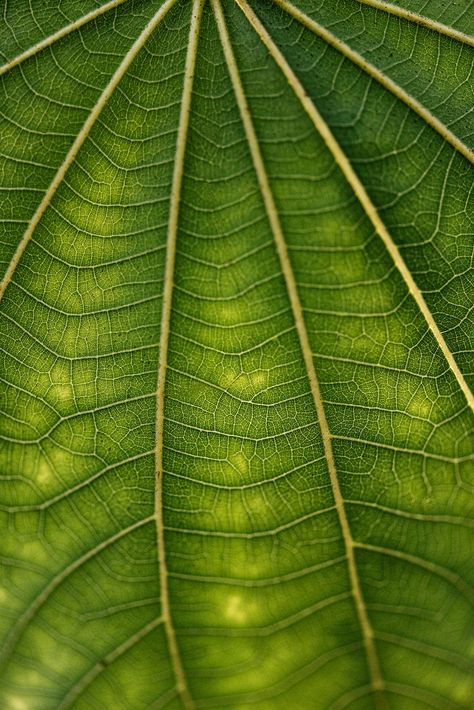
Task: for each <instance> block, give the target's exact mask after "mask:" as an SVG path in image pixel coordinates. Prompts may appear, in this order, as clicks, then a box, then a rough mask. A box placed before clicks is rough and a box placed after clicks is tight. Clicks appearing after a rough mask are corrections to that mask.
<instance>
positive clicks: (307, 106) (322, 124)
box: [236, 0, 474, 411]
mask: <svg viewBox="0 0 474 710" xmlns="http://www.w3.org/2000/svg"><path fill="white" fill-rule="evenodd" d="M236 2H237V4H238V5H239V6H240V7H241V9H242V11H243V12H244V13H245V15H246V17H247V19H248V20H249V22H250V23H251V24H252V25H253V27H254V29H255V31H256V32H257V33H258V35H259V36H260V38H261V40H262V42H263V43H264V44H265V46H266V47H267V49H268V50H269V52H270V54H271V56H272V57H273V59H274V60H275V62H276V64H277V65H278V66H279V67H280V69H281V71H282V72H283V74H284V75H285V77H286V79H287V81H288V83H289V85H290V87H291V88H292V90H293V91H294V93H295V94H296V96H297V97H298V99H299V101H300V102H301V105H302V106H303V108H304V110H305V111H306V113H307V115H308V116H309V118H310V119H311V121H312V123H313V125H314V127H315V128H316V130H317V131H318V133H319V134H320V135H321V137H322V138H323V140H324V142H325V143H326V145H327V147H328V148H329V150H330V151H331V153H332V156H333V158H334V160H335V161H336V163H337V164H338V165H339V168H340V169H341V171H342V173H343V175H344V177H345V178H346V180H347V182H348V183H349V185H350V186H351V188H352V190H353V191H354V193H355V195H356V196H357V198H358V200H359V202H360V204H361V205H362V207H363V209H364V210H365V212H366V214H367V216H368V218H369V219H370V221H371V222H372V224H373V226H374V228H375V230H376V232H377V234H378V235H379V236H380V238H381V239H382V241H383V243H384V244H385V247H386V249H387V251H388V253H389V254H390V256H391V258H392V260H393V262H394V264H395V266H396V267H397V269H398V271H399V273H400V274H401V276H402V278H403V280H404V281H405V284H406V286H407V288H408V291H409V292H410V294H411V296H412V297H413V299H414V300H415V302H416V304H417V306H418V308H419V310H420V311H421V313H422V314H423V317H424V318H425V321H426V323H427V325H428V327H429V329H430V331H431V332H432V334H433V336H434V338H435V340H436V342H437V344H438V346H439V348H440V350H441V351H442V353H443V355H444V357H445V359H446V361H447V363H448V365H449V367H450V369H451V371H452V372H453V374H454V376H455V378H456V380H457V382H458V385H459V387H460V388H461V390H462V392H463V394H464V396H465V398H466V401H467V403H468V405H469V407H470V408H471V409H472V411H474V394H473V393H472V392H471V389H470V387H469V385H468V384H467V382H466V380H465V378H464V375H463V374H462V372H461V370H460V369H459V367H458V364H457V362H456V360H455V359H454V356H453V354H452V352H451V350H450V349H449V347H448V345H447V343H446V341H445V339H444V336H443V334H442V333H441V331H440V329H439V327H438V325H437V323H436V321H435V319H434V317H433V314H432V313H431V311H430V309H429V307H428V304H427V303H426V301H425V299H424V296H423V294H422V293H421V291H420V289H419V288H418V285H417V284H416V281H415V279H414V278H413V276H412V275H411V273H410V271H409V269H408V267H407V265H406V264H405V261H404V259H403V257H402V255H401V254H400V251H399V249H398V247H397V245H396V244H395V242H394V241H393V239H392V236H391V234H390V233H389V231H388V229H387V227H386V226H385V224H384V222H383V220H382V219H381V217H380V215H379V213H378V212H377V209H376V207H375V205H374V204H373V202H372V200H371V199H370V197H369V195H368V193H367V191H366V189H365V187H364V185H363V184H362V182H361V180H360V179H359V177H358V175H357V173H356V172H355V170H354V168H353V167H352V165H351V163H350V161H349V158H348V157H347V155H346V154H345V153H344V151H343V149H342V147H341V146H340V145H339V143H338V142H337V140H336V138H335V136H334V135H333V133H332V131H331V129H330V128H329V126H328V124H327V123H326V121H325V120H324V119H323V117H322V116H321V114H320V113H319V111H318V109H317V108H316V106H315V105H314V103H313V102H312V100H311V99H310V98H309V96H308V95H307V93H306V91H305V89H304V87H303V86H302V85H301V83H300V81H299V79H298V78H297V76H296V74H295V73H294V72H293V70H292V69H291V67H290V66H289V64H288V62H287V61H286V59H285V57H284V56H283V54H282V53H281V51H280V50H279V49H278V47H277V46H276V44H275V43H274V42H273V40H272V38H271V37H270V35H269V34H268V32H267V31H266V29H265V28H264V26H263V25H262V23H261V22H260V20H259V19H258V17H257V16H256V15H255V13H254V12H253V11H252V10H251V8H250V7H249V6H248V4H247V2H246V0H236ZM275 2H278V3H279V4H281V5H282V6H283V5H285V6H286V5H288V6H289V3H286V2H283V1H282V0H275ZM308 26H309V25H308Z"/></svg>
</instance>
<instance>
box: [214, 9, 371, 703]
mask: <svg viewBox="0 0 474 710" xmlns="http://www.w3.org/2000/svg"><path fill="white" fill-rule="evenodd" d="M211 5H212V7H213V10H214V13H215V17H216V22H217V26H218V30H219V35H220V38H221V42H222V46H223V50H224V55H225V59H226V61H227V65H228V69H229V74H230V77H231V81H232V85H233V88H234V93H235V96H236V101H237V104H238V107H239V111H240V115H241V120H242V123H243V125H244V130H245V134H246V137H247V141H248V145H249V150H250V153H251V156H252V161H253V164H254V168H255V173H256V176H257V180H258V183H259V186H260V190H261V194H262V199H263V202H264V206H265V210H266V213H267V217H268V221H269V223H270V227H271V230H272V233H273V237H274V241H275V245H276V249H277V252H278V257H279V260H280V266H281V270H282V273H283V276H284V279H285V284H286V289H287V292H288V297H289V300H290V303H291V309H292V313H293V318H294V321H295V326H296V330H297V333H298V337H299V341H300V347H301V351H302V355H303V359H304V363H305V367H306V372H307V376H308V380H309V385H310V389H311V394H312V397H313V401H314V405H315V409H316V413H317V417H318V421H319V426H320V430H321V436H322V440H323V447H324V453H325V457H326V461H327V467H328V472H329V477H330V482H331V487H332V491H333V496H334V502H335V506H336V510H337V515H338V519H339V523H340V527H341V532H342V538H343V541H344V547H345V552H346V559H347V564H348V570H349V577H350V583H351V590H352V595H353V598H354V603H355V607H356V610H357V616H358V619H359V623H360V627H361V632H362V637H363V641H364V647H365V650H366V656H367V665H368V669H369V676H370V684H371V688H372V690H373V691H374V693H377V694H380V691H382V690H383V689H384V687H385V684H384V681H383V678H382V674H381V670H380V663H379V659H378V655H377V650H376V647H375V642H374V633H373V630H372V626H371V624H370V620H369V618H368V615H367V610H366V607H365V603H364V598H363V595H362V590H361V585H360V581H359V574H358V571H357V566H356V560H355V552H354V547H355V546H354V540H353V537H352V534H351V530H350V526H349V521H348V518H347V513H346V509H345V504H344V499H343V497H342V493H341V489H340V486H339V480H338V476H337V470H336V464H335V461H334V454H333V449H332V442H331V434H330V430H329V425H328V421H327V418H326V413H325V411H324V406H323V402H322V398H321V391H320V387H319V382H318V378H317V375H316V370H315V367H314V361H313V356H312V351H311V345H310V342H309V337H308V333H307V329H306V324H305V321H304V317H303V309H302V306H301V302H300V298H299V294H298V289H297V286H296V281H295V276H294V273H293V269H292V266H291V262H290V259H289V256H288V249H287V245H286V241H285V237H284V234H283V230H282V228H281V224H280V220H279V217H278V212H277V209H276V205H275V201H274V198H273V194H272V190H271V187H270V183H269V180H268V176H267V173H266V169H265V165H264V162H263V157H262V154H261V151H260V147H259V144H258V139H257V135H256V133H255V129H254V126H253V122H252V118H251V114H250V110H249V106H248V104H247V100H246V97H245V92H244V89H243V85H242V82H241V79H240V75H239V70H238V67H237V63H236V60H235V57H234V53H233V50H232V45H231V40H230V37H229V34H228V31H227V27H226V23H225V18H224V15H223V12H222V8H221V5H220V0H211Z"/></svg>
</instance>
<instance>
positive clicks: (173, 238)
mask: <svg viewBox="0 0 474 710" xmlns="http://www.w3.org/2000/svg"><path fill="white" fill-rule="evenodd" d="M203 5H204V0H194V5H193V11H192V18H191V26H190V30H189V42H188V50H187V55H186V66H185V73H184V84H183V96H182V101H181V110H180V116H179V125H178V137H177V141H176V153H175V162H174V171H173V180H172V185H171V200H170V212H169V218H168V236H167V243H166V265H165V277H164V287H163V305H162V311H161V331H160V344H159V365H158V383H157V389H156V392H157V394H156V459H155V460H156V494H155V520H156V531H157V545H158V564H159V569H160V593H161V605H162V615H163V622H164V626H165V631H166V638H167V641H168V649H169V653H170V657H171V663H172V666H173V670H174V674H175V678H176V689H177V691H178V693H179V695H180V697H181V700H182V702H183V705H184V707H185V708H186V709H187V710H191V709H192V708H194V702H193V700H192V698H191V695H190V692H189V689H188V685H187V682H186V677H185V674H184V668H183V664H182V661H181V656H180V653H179V648H178V643H177V640H176V633H175V629H174V626H173V622H172V619H171V609H170V599H169V588H168V567H167V564H166V553H165V536H164V525H163V444H164V437H163V429H164V410H165V384H166V370H167V367H168V342H169V334H170V319H171V305H172V297H173V282H174V265H175V259H176V242H177V235H178V222H179V210H180V201H181V188H182V183H183V174H184V159H185V154H186V141H187V135H188V127H189V116H190V111H191V98H192V89H193V80H194V70H195V65H196V54H197V47H198V37H199V27H200V22H201V15H202V9H203Z"/></svg>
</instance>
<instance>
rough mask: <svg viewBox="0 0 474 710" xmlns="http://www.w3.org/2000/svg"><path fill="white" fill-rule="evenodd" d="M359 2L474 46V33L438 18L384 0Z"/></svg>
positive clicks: (363, 0) (362, 0) (360, 0)
mask: <svg viewBox="0 0 474 710" xmlns="http://www.w3.org/2000/svg"><path fill="white" fill-rule="evenodd" d="M357 2H360V3H363V4H364V5H369V6H370V7H373V8H375V9H376V10H382V11H383V12H387V13H388V14H390V15H395V17H400V18H401V19H402V20H408V21H409V22H414V23H415V24H417V25H422V26H423V27H426V28H427V29H429V30H432V31H433V32H438V33H439V34H442V35H446V36H447V37H450V38H451V39H455V40H457V41H458V42H462V43H463V44H468V45H469V46H471V47H474V37H472V35H468V34H466V33H465V32H461V31H460V30H456V29H455V28H454V27H451V26H450V25H445V24H444V23H442V22H438V21H437V20H432V19H431V18H430V17H425V16H424V15H420V14H419V13H418V12H413V11H412V10H407V9H406V8H404V7H400V6H399V5H392V3H389V2H384V0H357Z"/></svg>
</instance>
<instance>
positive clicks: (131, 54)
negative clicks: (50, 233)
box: [0, 0, 177, 300]
mask: <svg viewBox="0 0 474 710" xmlns="http://www.w3.org/2000/svg"><path fill="white" fill-rule="evenodd" d="M176 1H177V0H166V2H165V3H163V5H162V6H161V7H160V9H159V10H158V11H157V12H156V13H155V15H154V16H153V17H152V19H151V20H150V21H149V22H148V24H147V25H146V27H145V29H144V30H143V31H142V33H141V34H140V35H139V37H138V38H137V39H136V40H135V42H134V43H133V44H132V46H131V47H130V49H129V50H128V52H127V54H126V55H125V57H124V58H123V60H122V61H121V62H120V64H119V66H118V67H117V69H116V70H115V72H114V74H113V76H112V78H111V79H110V81H109V83H108V84H107V86H106V87H105V89H104V90H103V92H102V93H101V95H100V97H99V99H98V101H97V103H96V104H95V105H94V107H93V108H92V110H91V112H90V113H89V115H88V117H87V119H86V121H85V122H84V124H83V126H82V128H81V130H80V131H79V133H78V134H77V136H76V138H75V139H74V142H73V144H72V145H71V147H70V148H69V150H68V152H67V154H66V157H65V158H64V160H63V162H62V164H61V165H60V166H59V168H58V170H57V172H56V175H55V176H54V178H53V181H52V182H51V184H50V185H49V187H48V189H47V190H46V192H45V194H44V197H43V199H42V200H41V202H40V204H39V205H38V207H37V208H36V211H35V213H34V215H33V217H32V218H31V220H30V221H29V223H28V227H27V228H26V231H25V233H24V234H23V237H22V238H21V240H20V243H19V245H18V247H17V249H16V251H15V253H14V255H13V258H12V260H11V261H10V264H9V265H8V268H7V270H6V272H5V276H4V278H3V281H2V282H1V283H0V300H1V299H2V298H3V295H4V293H5V291H6V289H7V286H8V284H9V283H10V281H11V280H12V278H13V275H14V273H15V270H16V268H17V266H18V264H19V262H20V259H21V257H22V256H23V253H24V251H25V249H26V247H27V246H28V244H29V242H30V240H31V238H32V236H33V234H34V233H35V230H36V227H37V226H38V224H39V222H40V220H41V218H42V217H43V215H44V213H45V212H46V210H47V208H48V206H49V205H50V204H51V200H52V199H53V197H54V195H55V194H56V191H57V189H58V187H59V186H60V184H61V182H62V181H63V179H64V177H65V175H66V173H67V171H68V170H69V168H70V167H71V165H72V164H73V163H74V160H75V159H76V156H77V154H78V153H79V150H80V149H81V147H82V145H83V144H84V142H85V140H86V138H87V136H88V135H89V133H90V131H91V129H92V126H93V125H94V123H95V122H96V120H97V118H98V117H99V115H100V113H101V111H102V110H103V108H104V106H105V105H106V103H107V101H108V100H109V99H110V97H111V96H112V94H113V92H114V91H115V89H116V88H117V86H118V84H119V83H120V81H121V80H122V78H123V77H124V75H125V72H126V71H127V69H128V68H129V66H130V65H131V63H132V62H133V60H134V59H135V57H136V56H137V54H138V53H139V51H140V50H141V48H142V47H143V45H144V44H145V42H146V41H147V39H148V38H149V37H150V35H151V34H152V32H153V31H154V30H155V28H156V27H157V26H158V25H159V23H160V22H161V20H162V19H163V17H164V16H165V15H166V13H167V12H168V11H169V10H170V9H171V8H172V7H173V5H174V4H175V3H176Z"/></svg>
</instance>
